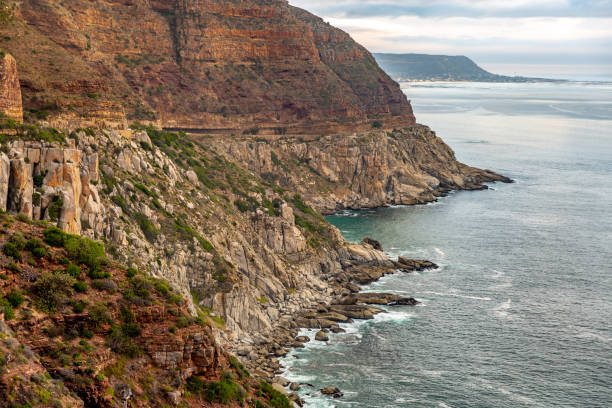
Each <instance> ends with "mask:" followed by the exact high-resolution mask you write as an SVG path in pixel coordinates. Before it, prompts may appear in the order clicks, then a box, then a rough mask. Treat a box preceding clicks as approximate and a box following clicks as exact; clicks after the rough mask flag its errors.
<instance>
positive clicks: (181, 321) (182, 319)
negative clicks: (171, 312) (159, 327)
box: [176, 316, 189, 329]
mask: <svg viewBox="0 0 612 408" xmlns="http://www.w3.org/2000/svg"><path fill="white" fill-rule="evenodd" d="M187 326H189V319H187V318H186V317H185V316H181V317H179V318H178V319H177V321H176V327H178V328H179V329H182V328H185V327H187Z"/></svg>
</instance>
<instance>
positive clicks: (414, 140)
mask: <svg viewBox="0 0 612 408" xmlns="http://www.w3.org/2000/svg"><path fill="white" fill-rule="evenodd" d="M213 143H214V144H215V146H217V147H218V149H220V150H221V151H223V152H225V154H226V155H227V156H228V157H232V158H234V160H236V161H238V162H239V163H241V164H242V165H243V166H244V167H246V168H248V169H250V170H251V171H254V172H256V173H258V174H259V175H260V176H261V177H263V178H264V179H266V180H268V181H269V182H272V183H278V185H280V186H282V187H284V188H288V189H291V190H294V191H297V192H299V193H300V194H301V195H302V196H304V197H305V198H306V199H307V201H308V202H310V203H312V204H313V205H314V207H315V208H316V209H317V210H319V211H321V212H323V213H333V212H335V211H337V210H340V209H346V208H352V209H359V208H374V207H381V206H387V205H411V204H422V203H427V202H431V201H434V200H435V199H436V198H437V197H439V196H442V195H445V194H446V193H447V192H448V191H450V190H479V189H484V188H487V187H486V185H484V184H483V183H485V182H493V181H501V182H510V180H509V179H508V178H507V177H504V176H501V175H499V174H496V173H494V172H491V171H488V170H480V169H476V168H474V167H470V166H467V165H465V164H463V163H460V162H458V161H457V160H456V158H455V154H454V152H453V151H452V150H451V149H450V148H449V147H448V146H447V145H446V144H445V143H444V142H443V141H442V139H440V138H439V137H437V136H436V134H435V133H434V132H433V131H431V130H430V129H429V128H428V127H426V126H422V125H414V126H410V127H408V128H404V129H399V130H398V129H395V130H393V131H388V132H387V131H370V132H364V133H358V134H352V135H347V136H322V137H318V138H311V139H304V138H292V137H284V138H280V139H277V140H264V139H261V138H258V139H255V138H251V139H250V140H244V139H243V140H240V139H233V140H215V141H213Z"/></svg>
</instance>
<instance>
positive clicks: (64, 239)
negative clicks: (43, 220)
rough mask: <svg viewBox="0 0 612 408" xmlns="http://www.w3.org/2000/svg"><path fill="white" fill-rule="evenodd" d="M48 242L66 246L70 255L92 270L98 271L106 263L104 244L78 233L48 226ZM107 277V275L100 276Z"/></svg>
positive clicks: (46, 240) (45, 235) (45, 237)
mask: <svg viewBox="0 0 612 408" xmlns="http://www.w3.org/2000/svg"><path fill="white" fill-rule="evenodd" d="M43 236H44V240H45V242H46V243H47V244H49V245H51V246H54V247H58V248H62V247H63V248H65V249H66V252H67V253H68V257H69V258H70V259H71V260H72V261H74V262H76V263H79V264H84V265H87V267H88V268H89V269H90V271H97V270H99V269H100V267H101V266H102V265H104V264H105V263H106V254H105V252H104V244H102V243H100V242H96V241H92V240H91V239H88V238H84V237H81V236H78V235H71V234H67V233H65V232H64V231H62V230H61V229H59V228H57V227H50V228H47V229H46V230H45V231H44V232H43ZM100 277H107V276H100Z"/></svg>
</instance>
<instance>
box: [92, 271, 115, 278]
mask: <svg viewBox="0 0 612 408" xmlns="http://www.w3.org/2000/svg"><path fill="white" fill-rule="evenodd" d="M89 277H90V278H91V279H106V278H110V277H111V274H110V272H107V271H103V270H102V269H90V270H89Z"/></svg>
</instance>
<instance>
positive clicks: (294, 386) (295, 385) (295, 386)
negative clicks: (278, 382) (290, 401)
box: [289, 382, 300, 391]
mask: <svg viewBox="0 0 612 408" xmlns="http://www.w3.org/2000/svg"><path fill="white" fill-rule="evenodd" d="M289 389H290V390H291V391H297V390H299V389H300V384H299V383H296V382H292V383H291V384H289Z"/></svg>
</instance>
